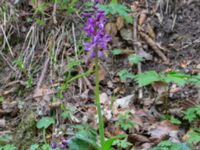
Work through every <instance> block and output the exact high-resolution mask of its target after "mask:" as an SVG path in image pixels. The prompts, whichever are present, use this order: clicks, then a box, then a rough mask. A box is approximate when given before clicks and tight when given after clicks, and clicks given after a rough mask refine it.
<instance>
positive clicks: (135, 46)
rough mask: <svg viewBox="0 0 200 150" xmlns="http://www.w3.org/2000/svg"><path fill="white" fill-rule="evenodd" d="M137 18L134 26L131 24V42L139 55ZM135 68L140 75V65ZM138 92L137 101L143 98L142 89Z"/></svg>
mask: <svg viewBox="0 0 200 150" xmlns="http://www.w3.org/2000/svg"><path fill="white" fill-rule="evenodd" d="M138 17H139V15H138V14H137V17H136V18H135V20H134V24H133V41H134V44H133V48H134V50H135V51H136V54H138V53H139V52H138V50H139V43H138V38H137V36H138V35H137V27H138ZM137 68H138V74H140V73H142V68H141V63H138V64H137ZM138 92H139V93H138V99H142V97H143V89H142V88H140V89H139V91H138Z"/></svg>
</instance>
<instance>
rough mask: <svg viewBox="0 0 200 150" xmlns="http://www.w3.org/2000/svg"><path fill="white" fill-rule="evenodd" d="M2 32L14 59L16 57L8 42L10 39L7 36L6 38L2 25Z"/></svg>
mask: <svg viewBox="0 0 200 150" xmlns="http://www.w3.org/2000/svg"><path fill="white" fill-rule="evenodd" d="M1 30H2V32H3V36H4V39H5V41H6V43H7V45H8V49H9V51H10V54H11V56H12V57H14V53H13V51H12V49H11V46H10V44H9V42H8V38H7V36H6V33H5V31H4V29H3V26H2V25H1Z"/></svg>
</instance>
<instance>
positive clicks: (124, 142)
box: [113, 139, 132, 149]
mask: <svg viewBox="0 0 200 150" xmlns="http://www.w3.org/2000/svg"><path fill="white" fill-rule="evenodd" d="M113 145H116V146H117V147H119V148H124V149H126V148H127V147H129V146H131V145H132V144H131V143H129V142H128V141H127V139H124V140H115V141H114V142H113Z"/></svg>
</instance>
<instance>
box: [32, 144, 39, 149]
mask: <svg viewBox="0 0 200 150" xmlns="http://www.w3.org/2000/svg"><path fill="white" fill-rule="evenodd" d="M38 148H39V145H38V144H33V145H31V147H30V150H37V149H38Z"/></svg>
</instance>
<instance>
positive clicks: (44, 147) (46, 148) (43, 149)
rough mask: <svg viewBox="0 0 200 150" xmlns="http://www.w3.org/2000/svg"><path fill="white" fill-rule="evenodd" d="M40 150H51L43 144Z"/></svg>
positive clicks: (47, 145)
mask: <svg viewBox="0 0 200 150" xmlns="http://www.w3.org/2000/svg"><path fill="white" fill-rule="evenodd" d="M42 150H52V148H51V146H50V145H49V144H44V145H42Z"/></svg>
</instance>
